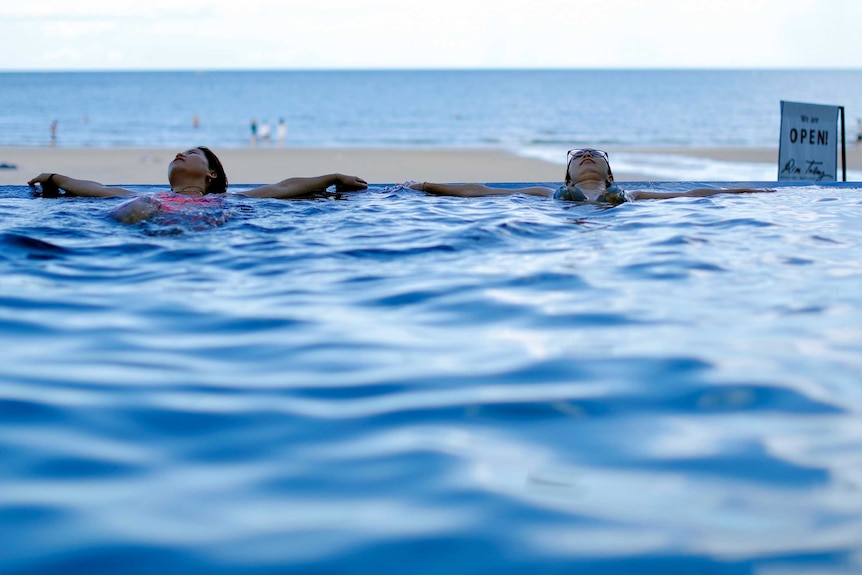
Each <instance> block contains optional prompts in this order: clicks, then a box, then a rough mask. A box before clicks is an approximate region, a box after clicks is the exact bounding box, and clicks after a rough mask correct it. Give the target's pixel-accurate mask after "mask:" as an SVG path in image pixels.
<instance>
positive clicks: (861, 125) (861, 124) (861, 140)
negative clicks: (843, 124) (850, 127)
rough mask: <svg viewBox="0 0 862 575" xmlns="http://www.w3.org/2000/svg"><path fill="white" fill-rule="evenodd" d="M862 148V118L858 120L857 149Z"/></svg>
mask: <svg viewBox="0 0 862 575" xmlns="http://www.w3.org/2000/svg"><path fill="white" fill-rule="evenodd" d="M859 146H862V118H856V147H857V148H858V147H859Z"/></svg>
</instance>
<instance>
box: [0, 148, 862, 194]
mask: <svg viewBox="0 0 862 575" xmlns="http://www.w3.org/2000/svg"><path fill="white" fill-rule="evenodd" d="M214 151H215V152H216V154H218V156H219V157H220V158H221V160H222V163H223V164H224V166H225V169H226V170H227V173H228V178H229V179H230V181H231V183H233V184H266V183H272V182H276V181H279V180H282V179H284V178H287V177H291V176H314V175H320V174H326V173H330V172H342V173H346V174H352V175H356V176H360V177H362V178H365V179H366V180H367V181H369V182H371V183H399V182H404V181H408V180H414V181H440V182H471V181H477V182H558V181H560V180H561V178H562V171H563V163H564V161H565V160H564V158H562V157H561V158H560V161H559V162H557V163H551V162H546V161H543V160H539V159H533V158H525V157H521V156H517V155H514V154H512V153H509V152H507V151H504V150H493V149H487V150H477V149H382V148H381V149H378V148H343V149H341V148H331V149H330V148H321V149H309V148H280V149H279V148H223V149H219V148H215V149H214ZM176 152H177V150H167V149H149V148H63V147H57V148H50V147H44V148H38V147H31V148H23V147H22V148H0V165H4V164H5V165H7V166H14V169H10V168H8V167H7V168H3V169H0V185H23V184H26V182H27V181H28V180H29V179H30V178H32V177H33V176H36V175H38V174H39V173H41V172H54V173H61V174H65V175H68V176H72V177H76V178H82V179H88V180H95V181H98V182H102V183H105V184H166V183H167V166H168V163H169V162H170V161H171V159H172V158H173V156H174V154H175V153H176ZM608 152H609V153H610V154H611V159H612V160H613V154H614V153H620V152H626V153H637V154H650V155H651V156H656V157H658V158H659V159H660V158H661V156H663V155H664V156H690V157H699V158H709V159H713V160H720V161H725V162H742V163H764V164H770V163H771V164H775V163H776V162H777V160H778V150H777V149H768V148H756V149H752V148H660V149H658V148H618V149H614V148H610V149H608ZM611 163H612V165H613V161H612V162H611ZM847 166H848V169H851V170H860V169H862V150H860V149H856V148H851V149H848V150H847ZM839 172H840V169H839ZM614 175H615V177H616V179H617V181H620V182H623V181H644V180H651V179H652V180H655V178H650V177H647V176H645V175H643V174H636V173H623V172H619V171H615V173H614Z"/></svg>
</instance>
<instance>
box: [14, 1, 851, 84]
mask: <svg viewBox="0 0 862 575" xmlns="http://www.w3.org/2000/svg"><path fill="white" fill-rule="evenodd" d="M860 19H862V3H859V2H855V1H853V0H821V1H820V2H819V3H812V2H810V1H808V0H806V1H803V0H725V1H724V2H721V3H712V2H693V1H690V0H654V1H646V0H604V1H603V2H591V3H590V2H575V1H573V0H567V1H562V0H545V1H541V0H536V1H535V2H526V1H525V0H496V1H490V0H437V1H435V2H421V3H410V2H404V1H403V0H365V1H364V2H356V1H355V0H352V1H350V2H348V1H346V0H317V1H315V2H310V3H302V5H301V6H297V5H294V4H289V3H285V2H283V0H242V1H241V2H225V3H216V2H213V1H211V0H184V1H183V2H180V3H177V2H175V1H174V0H148V1H147V2H146V3H120V2H116V1H112V2H107V1H104V0H76V1H75V2H73V3H70V2H67V1H66V0H41V1H40V0H37V1H35V2H31V3H23V2H22V3H14V4H13V3H8V4H4V5H3V6H0V69H7V70H8V69H63V68H68V67H79V68H81V67H82V68H101V67H111V68H133V69H137V68H143V69H205V68H352V67H361V68H378V67H379V68H387V67H408V68H409V67H462V68H464V67H466V68H469V67H577V68H606V67H807V66H814V67H818V66H844V67H862V51H860V50H858V48H857V46H856V44H857V41H856V30H855V28H856V26H857V23H858V22H860V21H862V20H860ZM60 41H62V42H66V43H67V44H68V45H67V47H69V48H74V49H73V52H74V55H73V56H63V55H62V54H60V55H58V54H57V52H56V51H55V50H52V49H51V48H52V47H53V46H55V45H56V43H57V42H60ZM73 45H74V46H73ZM108 51H110V52H111V53H112V54H114V57H112V58H110V59H106V58H104V57H103V54H104V53H106V52H108Z"/></svg>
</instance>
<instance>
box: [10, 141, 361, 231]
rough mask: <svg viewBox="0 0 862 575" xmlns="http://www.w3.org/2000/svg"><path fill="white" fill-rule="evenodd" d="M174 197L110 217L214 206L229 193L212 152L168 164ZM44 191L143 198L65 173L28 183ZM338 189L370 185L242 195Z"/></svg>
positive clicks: (154, 198) (152, 199)
mask: <svg viewBox="0 0 862 575" xmlns="http://www.w3.org/2000/svg"><path fill="white" fill-rule="evenodd" d="M168 182H169V183H170V185H171V191H170V192H161V193H157V194H155V195H145V196H140V195H139V196H138V197H137V198H135V199H134V200H132V201H131V202H128V203H125V204H123V205H121V206H119V207H118V208H117V209H115V210H114V211H113V212H112V213H111V215H112V216H113V217H114V218H116V219H117V220H119V221H121V222H123V223H126V224H134V223H137V222H140V221H142V220H146V219H148V218H150V217H152V216H154V215H157V214H159V213H162V212H164V211H177V210H178V209H180V208H181V207H182V206H183V205H189V204H197V205H199V206H205V205H207V204H213V203H215V202H213V198H215V197H216V196H217V195H221V194H224V193H226V192H227V186H228V183H227V174H226V173H225V170H224V167H223V166H222V164H221V161H220V160H219V159H218V157H217V156H216V155H215V154H214V153H213V152H212V150H210V149H209V148H207V147H204V146H198V147H197V148H191V149H190V150H186V151H185V152H180V153H178V154H177V155H176V157H175V158H174V159H173V160H172V161H171V163H170V164H169V165H168ZM27 183H28V184H29V185H30V186H32V187H35V186H36V184H39V185H40V186H41V187H42V195H43V196H45V197H56V196H58V195H59V190H63V191H65V192H66V193H67V194H71V195H74V196H87V197H106V198H109V197H118V196H133V195H138V194H136V193H135V192H133V191H131V190H127V189H125V188H120V187H109V186H105V185H103V184H100V183H98V182H92V181H87V180H78V179H75V178H70V177H69V176H63V175H61V174H52V173H43V174H39V175H38V176H36V177H35V178H33V179H32V180H30V181H29V182H27ZM329 186H335V189H336V191H340V192H351V191H357V190H364V189H365V188H367V187H368V183H367V182H366V181H365V180H363V179H362V178H357V177H356V176H347V175H344V174H327V175H323V176H316V177H310V178H288V179H286V180H282V181H281V182H278V183H277V184H270V185H268V186H261V187H258V188H253V189H251V190H243V191H241V192H238V193H239V194H242V195H245V196H252V197H256V198H282V199H285V198H295V197H298V196H304V195H307V194H311V193H313V192H320V191H324V190H326V188H328V187H329Z"/></svg>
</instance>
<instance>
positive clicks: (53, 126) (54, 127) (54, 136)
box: [51, 120, 57, 148]
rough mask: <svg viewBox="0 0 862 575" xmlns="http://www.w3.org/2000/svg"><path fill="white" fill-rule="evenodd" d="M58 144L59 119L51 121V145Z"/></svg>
mask: <svg viewBox="0 0 862 575" xmlns="http://www.w3.org/2000/svg"><path fill="white" fill-rule="evenodd" d="M56 145H57V120H54V121H53V122H51V147H52V148H53V147H55V146H56Z"/></svg>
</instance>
